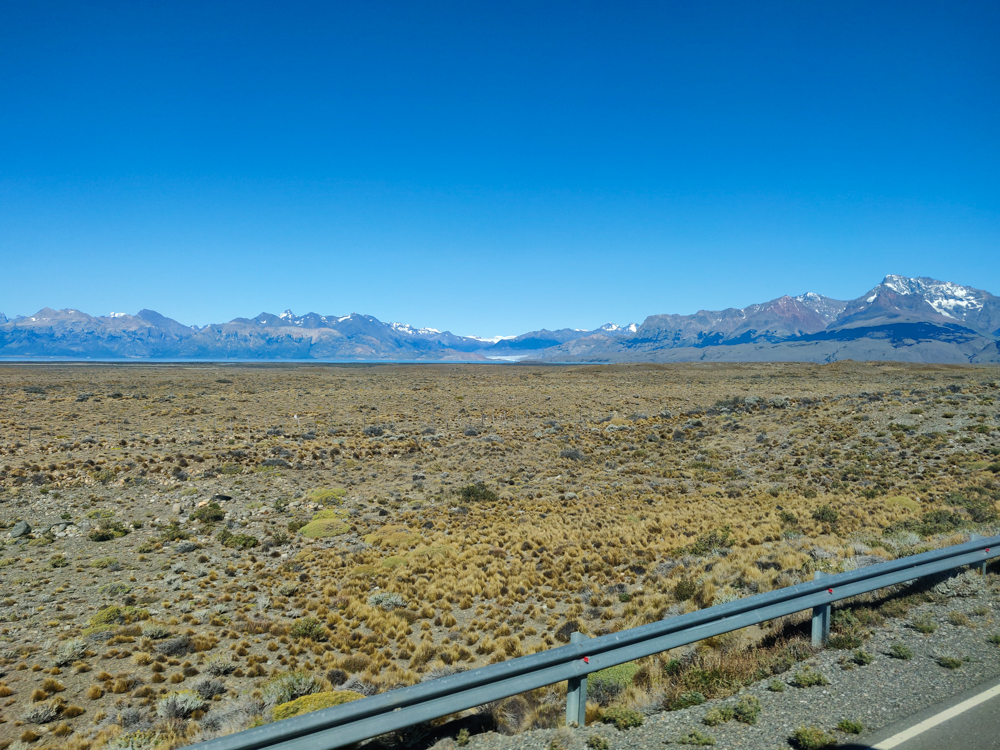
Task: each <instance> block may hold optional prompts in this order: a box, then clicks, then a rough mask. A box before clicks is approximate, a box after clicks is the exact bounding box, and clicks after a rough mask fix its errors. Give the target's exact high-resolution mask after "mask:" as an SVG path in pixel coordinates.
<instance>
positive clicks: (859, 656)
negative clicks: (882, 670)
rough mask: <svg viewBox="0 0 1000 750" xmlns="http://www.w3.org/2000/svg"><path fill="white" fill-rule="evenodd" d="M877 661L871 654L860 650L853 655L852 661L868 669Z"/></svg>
mask: <svg viewBox="0 0 1000 750" xmlns="http://www.w3.org/2000/svg"><path fill="white" fill-rule="evenodd" d="M874 660H875V657H874V656H872V655H871V654H869V653H868V652H867V651H865V650H863V649H860V648H859V649H858V650H857V651H855V652H854V653H853V654H851V661H853V662H854V663H855V664H857V665H858V666H860V667H867V666H868V665H869V664H871V663H872V662H873V661H874Z"/></svg>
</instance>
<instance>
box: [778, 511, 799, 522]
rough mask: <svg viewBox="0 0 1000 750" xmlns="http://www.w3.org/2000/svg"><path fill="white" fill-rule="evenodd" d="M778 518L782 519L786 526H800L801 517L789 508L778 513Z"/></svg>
mask: <svg viewBox="0 0 1000 750" xmlns="http://www.w3.org/2000/svg"><path fill="white" fill-rule="evenodd" d="M778 520H779V521H781V523H782V525H784V526H798V525H799V517H798V516H796V515H795V514H794V513H792V512H791V511H788V510H783V511H781V512H780V513H778Z"/></svg>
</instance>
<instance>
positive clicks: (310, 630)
mask: <svg viewBox="0 0 1000 750" xmlns="http://www.w3.org/2000/svg"><path fill="white" fill-rule="evenodd" d="M288 634H289V635H290V636H292V638H309V639H311V640H314V641H325V640H326V638H327V630H326V626H325V625H324V624H323V623H321V622H320V621H319V620H317V619H316V618H315V617H303V618H302V619H300V620H296V621H295V623H294V624H293V625H292V627H291V630H289V631H288Z"/></svg>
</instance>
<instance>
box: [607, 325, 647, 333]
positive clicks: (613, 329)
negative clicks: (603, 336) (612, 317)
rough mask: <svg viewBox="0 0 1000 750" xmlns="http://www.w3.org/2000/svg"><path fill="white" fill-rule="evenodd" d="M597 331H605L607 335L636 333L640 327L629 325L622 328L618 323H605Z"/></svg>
mask: <svg viewBox="0 0 1000 750" xmlns="http://www.w3.org/2000/svg"><path fill="white" fill-rule="evenodd" d="M597 330H598V331H604V332H605V333H635V332H636V331H637V330H639V326H637V325H636V324H635V323H629V324H628V325H624V326H620V325H618V324H617V323H605V324H604V325H602V326H601V327H600V328H598V329H597Z"/></svg>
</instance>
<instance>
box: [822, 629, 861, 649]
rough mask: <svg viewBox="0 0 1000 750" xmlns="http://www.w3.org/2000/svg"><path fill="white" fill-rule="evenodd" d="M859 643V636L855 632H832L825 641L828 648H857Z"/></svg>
mask: <svg viewBox="0 0 1000 750" xmlns="http://www.w3.org/2000/svg"><path fill="white" fill-rule="evenodd" d="M861 643H862V641H861V637H860V636H859V635H857V634H856V633H834V634H833V635H831V636H830V640H829V641H827V643H826V645H827V646H829V647H830V648H836V649H841V650H847V649H849V648H857V647H858V646H860V645H861Z"/></svg>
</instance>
